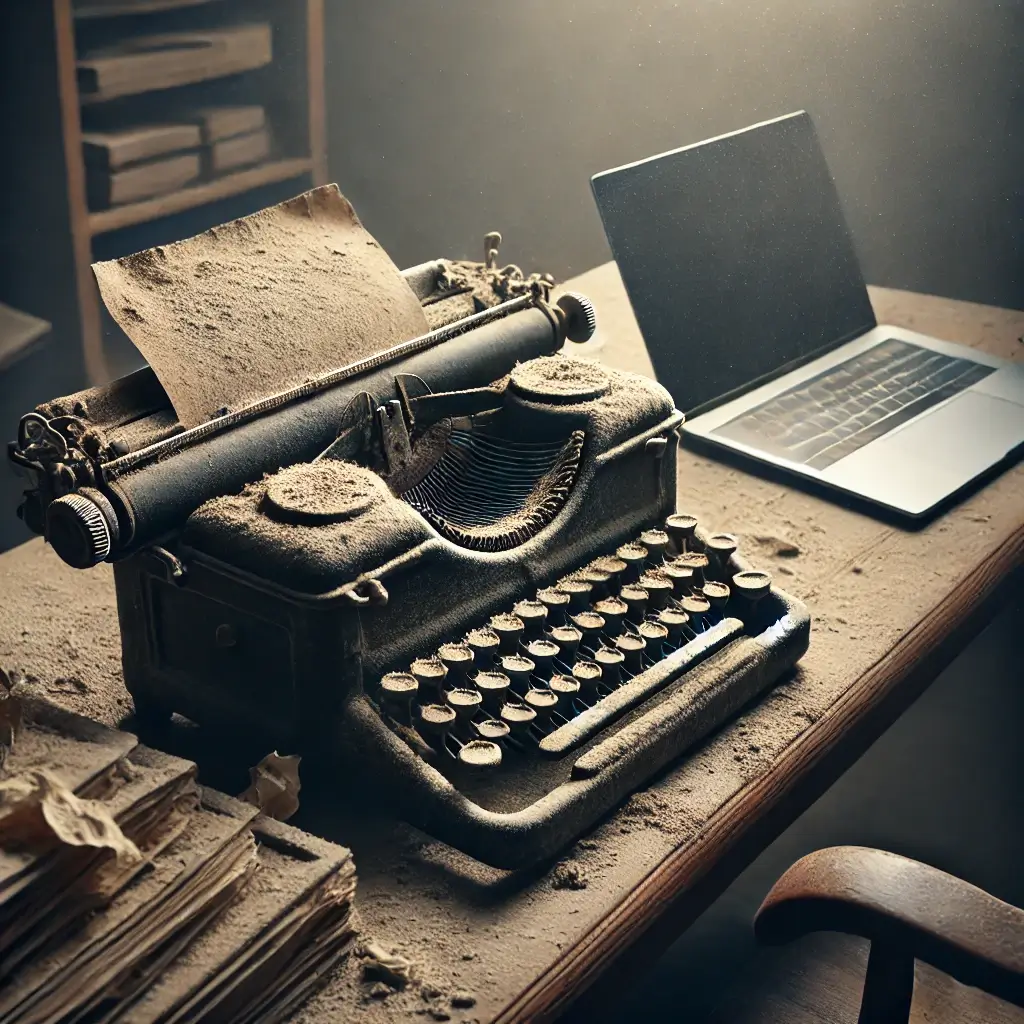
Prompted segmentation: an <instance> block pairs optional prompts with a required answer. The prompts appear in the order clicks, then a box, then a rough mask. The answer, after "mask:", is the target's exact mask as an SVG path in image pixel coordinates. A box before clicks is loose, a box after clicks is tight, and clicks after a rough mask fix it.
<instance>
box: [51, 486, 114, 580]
mask: <svg viewBox="0 0 1024 1024" xmlns="http://www.w3.org/2000/svg"><path fill="white" fill-rule="evenodd" d="M46 539H47V540H48V541H49V542H50V545H51V546H52V547H53V550H54V551H56V552H57V554H58V555H59V556H60V557H61V558H62V559H63V560H64V561H65V562H67V564H68V565H70V566H72V567H73V568H75V569H89V568H91V567H92V566H94V565H97V564H98V563H100V562H102V561H103V560H104V559H105V558H106V557H107V556H108V555H109V554H110V550H111V546H112V544H113V537H112V535H111V528H110V523H109V522H108V520H107V517H106V515H104V513H103V509H101V508H100V506H99V505H98V504H97V503H96V502H95V501H93V500H92V499H91V498H88V497H86V496H85V495H84V494H65V495H64V496H63V497H61V498H57V500H56V501H52V502H50V506H49V508H48V509H47V510H46Z"/></svg>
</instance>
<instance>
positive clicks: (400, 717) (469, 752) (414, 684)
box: [371, 514, 771, 773]
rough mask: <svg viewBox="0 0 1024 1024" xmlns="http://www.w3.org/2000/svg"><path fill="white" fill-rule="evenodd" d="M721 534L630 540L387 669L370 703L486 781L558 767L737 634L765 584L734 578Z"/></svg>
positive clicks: (668, 532) (762, 576) (658, 533)
mask: <svg viewBox="0 0 1024 1024" xmlns="http://www.w3.org/2000/svg"><path fill="white" fill-rule="evenodd" d="M736 547H737V544H736V540H735V538H734V537H733V536H732V535H730V534H714V535H711V536H709V537H707V538H706V540H703V541H701V540H699V539H698V536H697V520H696V519H695V518H694V517H693V516H687V515H681V514H676V515H672V516H669V518H668V519H667V520H666V522H665V524H664V528H660V529H650V530H646V531H645V532H644V533H642V534H641V535H640V536H639V537H638V538H636V540H635V541H633V542H632V543H628V544H624V545H622V546H621V547H619V548H618V549H617V550H616V551H614V552H610V553H608V554H607V555H605V556H603V557H600V558H597V559H595V560H594V561H592V562H591V563H590V564H588V565H586V566H584V567H583V568H581V569H579V570H577V571H576V572H573V573H571V574H569V575H568V576H566V577H564V578H563V579H561V580H559V581H558V582H556V583H555V584H554V585H553V586H551V587H547V588H545V589H542V590H540V591H538V592H537V594H536V595H535V596H533V597H531V598H528V599H525V600H522V601H519V602H518V603H517V604H516V605H515V606H514V607H512V608H509V609H508V610H507V611H504V612H502V613H500V614H497V615H494V616H492V617H491V619H490V621H489V622H486V623H481V624H480V625H478V626H477V627H476V628H473V629H471V630H470V631H469V632H468V633H467V634H466V635H465V636H464V637H462V638H461V639H459V640H457V641H454V642H450V643H446V644H443V645H442V646H441V647H439V648H438V649H437V651H435V652H425V654H424V656H423V657H421V658H417V659H416V660H415V661H413V663H412V664H411V665H410V666H409V669H408V671H405V672H391V673H388V674H387V675H385V676H384V677H383V678H382V679H381V680H380V682H379V685H378V687H377V688H376V692H374V693H372V694H371V695H372V696H374V698H375V699H376V700H377V702H378V705H379V706H380V709H381V711H382V712H383V713H384V715H385V716H386V717H387V718H388V719H390V720H391V722H392V724H393V725H394V726H395V727H397V730H398V731H399V732H400V734H404V735H405V736H406V737H407V738H408V739H411V740H413V741H414V745H415V746H417V747H419V748H420V750H421V752H425V753H426V754H428V755H430V756H432V757H434V756H436V758H437V760H438V762H439V763H440V764H442V765H443V764H447V765H449V766H450V767H452V768H457V769H459V770H464V771H469V772H473V773H477V772H481V773H490V772H493V771H495V770H496V769H498V768H499V766H501V765H502V764H503V763H508V762H509V761H510V760H515V759H516V758H517V757H519V758H521V757H522V756H523V755H524V754H528V755H530V756H531V758H532V759H536V758H537V757H542V758H551V759H557V758H561V757H562V756H564V755H566V754H569V753H571V752H573V751H575V750H578V749H579V748H580V747H582V746H583V745H584V744H586V743H587V742H588V740H590V739H591V738H593V737H594V736H596V735H598V734H599V733H600V732H601V731H602V730H603V729H604V728H606V727H607V726H608V725H610V724H611V723H613V722H614V721H616V720H618V719H619V718H621V717H623V716H624V715H626V714H628V713H629V712H630V711H631V710H632V709H634V708H636V707H637V706H638V705H640V704H642V703H643V702H644V701H646V700H647V699H648V698H650V697H651V696H653V695H654V694H656V693H657V692H658V691H660V690H662V689H663V688H664V687H666V686H667V685H668V684H669V683H671V682H672V681H673V680H675V679H677V678H678V677H679V676H680V675H682V673H683V672H685V671H686V670H687V669H688V668H690V667H692V666H693V665H694V664H696V663H697V662H699V661H700V660H702V659H703V658H705V657H707V656H708V655H709V654H711V653H713V652H714V651H716V650H718V649H719V648H721V647H722V646H724V645H725V644H727V643H729V642H730V641H731V640H733V639H734V638H736V637H737V636H739V635H741V634H742V633H744V632H751V633H753V632H758V631H760V629H761V628H763V627H764V625H766V624H767V621H763V620H765V619H766V616H765V615H764V614H763V613H761V612H759V609H764V608H765V604H763V603H762V602H763V599H764V598H765V597H767V596H768V595H769V593H770V591H771V577H770V576H769V574H768V573H766V572H762V571H759V570H746V571H742V572H734V571H733V570H732V568H731V565H730V558H731V556H732V555H733V553H734V552H735V551H736Z"/></svg>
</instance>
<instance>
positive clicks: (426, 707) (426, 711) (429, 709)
mask: <svg viewBox="0 0 1024 1024" xmlns="http://www.w3.org/2000/svg"><path fill="white" fill-rule="evenodd" d="M454 724H455V710H454V709H453V708H450V707H448V705H447V704H420V705H418V707H417V713H416V728H417V730H418V731H419V732H420V733H421V734H422V735H423V736H426V737H428V738H429V739H432V740H434V741H435V742H437V743H438V744H439V745H440V744H443V742H444V738H445V737H446V736H447V735H448V733H450V732H451V730H452V726H453V725H454Z"/></svg>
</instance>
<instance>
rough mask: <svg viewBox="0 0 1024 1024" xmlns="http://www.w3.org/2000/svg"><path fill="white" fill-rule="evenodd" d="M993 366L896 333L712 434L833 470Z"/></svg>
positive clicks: (990, 370)
mask: <svg viewBox="0 0 1024 1024" xmlns="http://www.w3.org/2000/svg"><path fill="white" fill-rule="evenodd" d="M993 372H994V368H993V367H991V366H983V365H981V364H980V363H975V362H972V361H971V360H969V359H956V358H954V357H951V356H946V355H943V354H942V353H941V352H935V351H934V350H932V349H929V348H921V347H920V346H919V345H911V344H909V343H908V342H905V341H897V340H896V339H895V338H889V339H887V340H886V341H883V342H881V343H880V344H878V345H875V346H874V347H873V348H870V349H868V350H867V351H866V352H862V353H861V354H860V355H857V356H854V357H853V358H852V359H848V360H847V361H846V362H845V363H840V364H839V365H838V366H835V367H832V368H831V369H830V370H827V371H826V372H825V373H822V374H819V375H818V376H817V377H813V378H811V379H810V380H807V381H804V382H803V383H801V384H799V385H798V386H797V387H795V388H791V389H790V390H789V391H784V392H783V393H782V394H781V395H776V396H775V397H774V398H770V399H769V400H768V401H767V402H764V403H762V404H761V405H758V406H756V407H755V408H753V409H750V410H748V411H747V412H744V413H742V414H741V415H739V416H737V417H736V418H735V419H732V420H729V421H728V422H727V423H724V424H722V426H720V427H718V428H716V429H715V430H714V431H712V433H713V434H717V435H719V436H722V437H727V438H730V439H731V440H733V441H739V442H741V443H743V444H746V445H749V446H751V447H753V448H757V449H759V450H760V451H763V452H767V453H768V454H771V455H776V456H778V457H781V458H784V459H787V460H788V461H790V462H796V463H800V464H802V465H806V466H810V467H812V468H813V469H819V470H820V469H825V468H826V467H827V466H831V465H832V463H834V462H838V461H839V460H840V459H842V458H844V457H845V456H847V455H849V454H850V453H851V452H855V451H856V450H857V449H858V448H862V447H863V446H864V445H866V444H868V443H869V442H870V441H874V440H877V439H878V438H879V437H882V436H883V435H884V434H887V433H888V432H889V431H890V430H893V429H894V428H895V427H898V426H900V424H903V423H906V422H908V421H909V420H912V419H913V418H914V417H915V416H919V415H920V414H921V413H922V412H924V411H925V410H926V409H929V408H931V407H932V406H934V405H937V404H938V403H939V402H943V401H945V400H946V399H947V398H952V397H953V396H954V395H956V394H958V393H959V392H961V391H963V390H964V389H965V388H969V387H970V386H971V385H972V384H976V383H977V382H978V381H980V380H982V379H983V378H985V377H987V376H988V375H989V374H990V373H993Z"/></svg>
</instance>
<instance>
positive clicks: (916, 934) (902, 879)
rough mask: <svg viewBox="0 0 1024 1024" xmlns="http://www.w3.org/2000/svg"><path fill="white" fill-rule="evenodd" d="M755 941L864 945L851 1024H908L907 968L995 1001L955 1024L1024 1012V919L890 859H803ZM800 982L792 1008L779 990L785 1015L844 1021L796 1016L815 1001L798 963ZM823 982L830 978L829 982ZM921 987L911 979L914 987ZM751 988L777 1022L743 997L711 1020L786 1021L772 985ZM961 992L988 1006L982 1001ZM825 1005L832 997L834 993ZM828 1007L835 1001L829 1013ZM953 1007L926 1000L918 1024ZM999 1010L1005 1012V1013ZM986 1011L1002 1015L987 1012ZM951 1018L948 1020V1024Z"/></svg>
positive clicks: (956, 883) (940, 876)
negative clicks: (846, 940)
mask: <svg viewBox="0 0 1024 1024" xmlns="http://www.w3.org/2000/svg"><path fill="white" fill-rule="evenodd" d="M1022 870H1024V865H1022ZM754 932H755V935H756V937H757V939H758V941H759V942H761V943H762V944H765V945H771V946H778V945H783V944H787V943H790V942H792V941H793V940H795V939H800V938H801V937H803V936H808V935H810V934H811V933H816V932H841V933H845V934H846V935H851V936H860V937H861V938H862V939H867V940H868V941H869V942H870V944H871V945H870V952H869V954H868V958H867V974H866V977H865V979H864V987H863V994H862V996H861V1003H860V1016H859V1018H858V1020H859V1024H897V1022H898V1024H906V1022H907V1021H908V1020H910V1018H911V1002H912V1000H913V998H914V979H915V962H920V963H921V964H929V965H931V966H932V967H934V968H937V969H938V971H940V972H942V974H944V975H948V976H949V978H952V979H955V980H956V981H957V982H960V983H961V984H962V985H966V986H972V987H973V988H974V989H981V990H983V991H984V992H987V993H991V994H992V995H993V996H996V997H997V998H998V1000H1002V1001H1003V1003H1001V1004H1000V1003H997V1001H996V1000H994V999H989V1000H988V1002H987V1003H986V1004H985V1005H986V1006H987V1007H988V1009H987V1010H983V1011H978V1010H977V1009H971V1010H970V1011H969V1012H966V1013H965V1012H964V1010H963V1005H961V1007H960V1011H961V1012H960V1016H961V1019H963V1017H964V1016H966V1017H968V1018H970V1019H974V1020H986V1021H987V1020H1017V1019H1018V1011H1016V1010H1014V1009H1013V1007H1024V911H1022V910H1019V909H1018V908H1017V907H1013V906H1011V905H1010V904H1008V903H1004V902H1002V901H1001V900H998V899H996V898H995V897H994V896H990V895H989V894H988V893H986V892H984V891H983V890H981V889H978V888H977V887H975V886H973V885H970V884H968V883H967V882H964V881H962V880H960V879H959V878H954V877H953V876H952V875H948V874H946V873H945V872H943V871H939V870H937V869H936V868H932V867H928V866H926V865H924V864H920V863H918V862H917V861H913V860H908V859H907V858H906V857H900V856H897V855H896V854H893V853H885V852H882V851H880V850H869V849H864V848H861V847H855V846H840V847H834V848H832V849H826V850H819V851H818V852H817V853H812V854H810V855H809V856H807V857H804V858H803V859H802V860H799V861H797V863H796V864H794V865H793V866H792V867H791V868H790V869H789V870H788V871H787V872H786V873H785V874H784V875H783V876H782V877H781V878H780V879H779V881H778V882H776V883H775V885H774V886H773V888H772V890H771V892H769V894H768V896H767V897H766V899H765V901H764V903H763V904H762V905H761V908H760V910H758V912H757V915H756V917H755V920H754ZM810 941H812V942H813V941H814V940H810ZM854 948H856V947H854ZM848 949H849V946H848V947H847V951H848ZM924 971H925V972H927V973H925V974H924V975H923V976H924V977H925V978H939V980H940V985H941V982H942V981H943V980H945V979H942V978H941V976H940V975H938V974H937V973H936V972H934V971H932V972H928V969H927V968H924ZM801 972H802V974H801V977H802V979H803V983H804V987H803V990H802V993H801V994H800V995H799V996H797V997H796V998H795V999H794V998H793V991H794V990H793V986H792V981H791V980H790V982H789V983H788V984H789V987H788V989H787V991H788V993H789V995H788V999H789V1002H788V1005H789V1006H790V1007H793V1006H795V1005H802V1007H803V1009H800V1010H798V1011H797V1012H798V1013H799V1014H800V1015H801V1019H819V1020H828V1021H831V1020H836V1019H840V1018H844V1016H845V1015H844V1013H843V1012H839V1013H837V1012H835V1011H834V1009H833V1010H830V1011H829V1012H827V1013H825V1014H823V1015H818V1014H815V1015H814V1016H813V1018H812V1017H810V1016H805V1015H804V1010H805V1009H806V1006H807V1004H808V1003H809V1002H812V1001H813V996H811V997H808V994H807V990H808V987H809V986H808V985H807V984H806V982H807V980H808V979H811V980H813V976H814V970H813V969H812V970H810V971H809V970H808V968H807V963H806V962H805V964H804V965H803V966H802V967H801ZM818 977H819V980H820V979H821V978H822V977H824V975H822V974H819V976H818ZM831 977H832V978H833V979H834V978H835V977H836V974H835V972H833V974H832V975H831ZM920 977H921V972H920V971H919V986H920V984H921V982H920ZM826 984H828V983H827V982H826ZM837 987H841V985H839V986H837V985H836V984H835V982H834V981H833V982H832V988H833V989H835V988H837ZM949 987H953V986H949ZM955 987H956V988H957V989H959V986H955ZM758 988H759V993H758V995H759V996H760V1001H761V1002H762V1003H763V1002H764V1001H765V999H768V1000H769V1001H772V1000H774V1005H775V1007H776V1012H775V1013H769V1014H766V1013H764V1012H755V1013H751V1012H749V1011H750V1010H751V1006H752V1002H753V1001H752V1000H751V999H750V998H749V995H748V997H747V998H746V999H744V998H740V999H738V1000H735V1001H734V1005H733V1010H734V1011H735V1010H736V1009H737V1008H738V1009H739V1010H740V1012H739V1013H736V1012H732V1013H729V1012H726V1013H724V1014H723V1013H721V1012H719V1013H716V1014H715V1015H714V1017H713V1019H714V1020H715V1021H722V1022H724V1021H727V1020H728V1021H737V1020H740V1021H744V1022H746V1021H748V1020H755V1019H756V1020H758V1021H767V1020H770V1019H771V1020H774V1019H778V1020H792V1019H794V1012H793V1011H792V1009H790V1010H787V1009H784V1008H783V1007H784V1005H787V996H785V995H784V996H782V997H781V998H780V996H779V989H778V987H776V989H775V991H774V992H773V991H772V981H771V979H770V978H769V979H767V980H766V983H764V984H762V985H760V986H759V987H758ZM961 991H966V992H967V994H968V996H969V997H973V996H975V995H976V996H978V997H979V998H980V999H982V1000H986V999H988V997H985V996H983V994H982V993H981V992H978V993H974V992H971V991H970V990H961ZM921 994H922V995H923V993H921ZM829 995H831V996H833V997H834V995H835V993H834V991H833V992H832V993H829ZM933 995H934V994H933ZM835 1002H836V1000H835V999H834V998H833V999H832V1003H833V1007H834V1004H835ZM954 1002H955V1000H950V999H949V998H948V997H947V998H945V999H943V998H941V997H940V998H939V999H937V1000H936V999H934V998H933V999H932V1000H931V1003H932V1004H933V1008H932V1009H929V1010H928V1011H927V1012H925V1013H923V1014H922V1017H923V1019H925V1020H935V1019H940V1018H943V1017H945V1013H944V1011H945V1010H946V1009H949V1008H950V1007H951V1006H952V1005H953V1003H954ZM1004 1004H1011V1005H1009V1006H1005V1010H1004V1009H1003V1008H1001V1007H1003V1006H1004ZM854 1005H856V1004H855V1003H854ZM936 1005H937V1009H936V1008H935V1006H936ZM993 1007H1000V1008H999V1009H996V1010H995V1011H993V1009H992V1008H993ZM723 1009H724V1008H723ZM779 1009H781V1015H779V1013H778V1010H779ZM762 1011H763V1007H762ZM849 1012H850V1017H849V1018H845V1019H850V1020H852V1012H853V1010H852V1008H851V1009H850V1011H849ZM936 1014H937V1015H938V1016H936ZM914 1016H915V1018H917V1016H918V1014H917V1013H915V1015H914ZM956 1016H957V1014H955V1013H954V1016H953V1019H956ZM1020 1019H1024V1015H1022V1016H1021V1017H1020Z"/></svg>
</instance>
